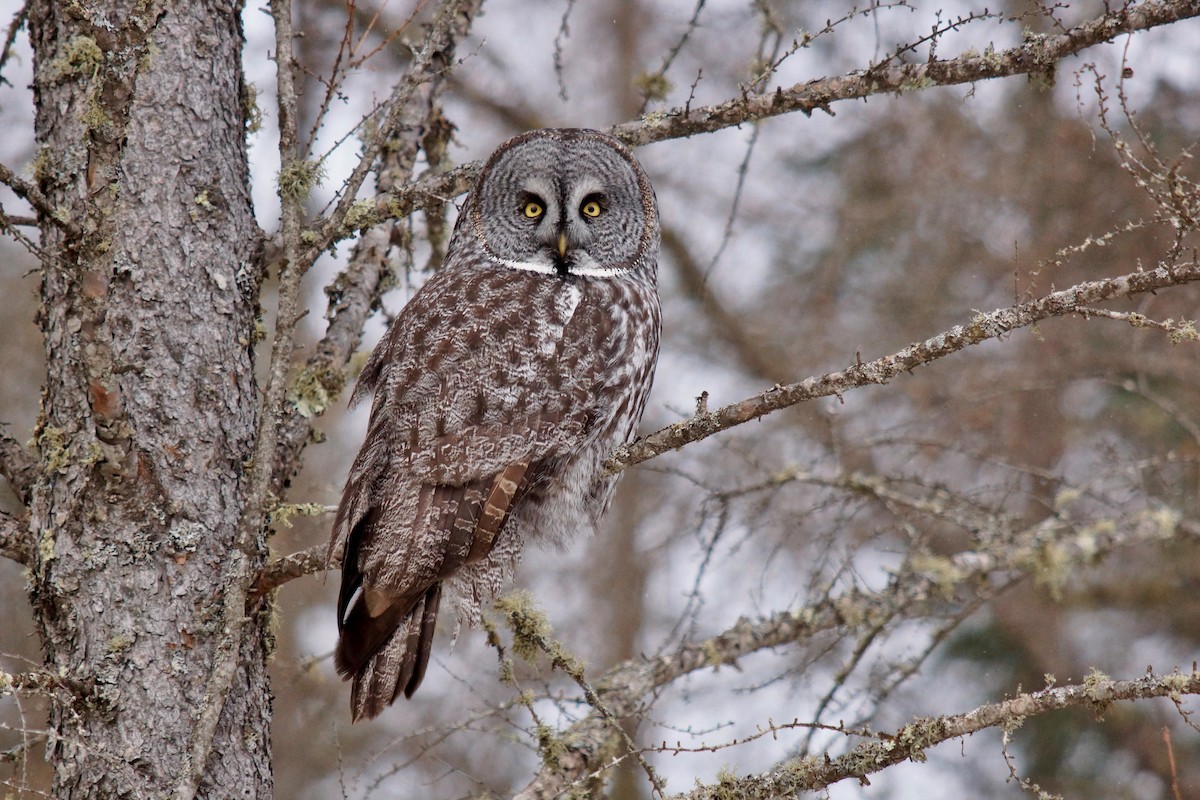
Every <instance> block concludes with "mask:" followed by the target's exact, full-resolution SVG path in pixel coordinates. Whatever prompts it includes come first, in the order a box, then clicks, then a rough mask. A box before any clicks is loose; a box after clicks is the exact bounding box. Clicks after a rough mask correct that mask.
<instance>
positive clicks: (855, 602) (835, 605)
mask: <svg viewBox="0 0 1200 800" xmlns="http://www.w3.org/2000/svg"><path fill="white" fill-rule="evenodd" d="M847 485H848V487H856V490H860V491H868V492H870V491H874V489H872V487H873V486H875V485H876V482H875V481H873V480H872V479H870V478H864V477H862V476H856V477H853V478H852V479H851V480H849V481H848V483H847ZM893 499H895V498H893ZM908 502H909V503H910V504H911V505H919V504H920V500H919V499H917V498H909V499H908ZM1100 531H1103V533H1101V534H1100V539H1097V538H1096V536H1097V533H1098V532H1100ZM1180 536H1185V537H1191V538H1196V537H1198V536H1200V531H1198V530H1197V528H1196V527H1195V526H1193V525H1190V524H1185V523H1184V522H1183V521H1182V520H1181V518H1180V516H1179V515H1178V514H1176V513H1174V512H1171V511H1169V510H1165V509H1164V510H1156V511H1147V512H1144V513H1142V514H1139V515H1136V516H1134V517H1133V518H1131V519H1129V520H1124V521H1123V523H1122V524H1119V525H1113V526H1112V527H1109V526H1099V525H1091V526H1082V527H1081V528H1080V529H1076V528H1074V527H1071V526H1069V525H1068V524H1066V523H1062V522H1056V521H1053V520H1051V521H1049V522H1048V523H1047V524H1043V525H1039V526H1038V527H1036V528H1031V529H1027V530H1024V531H1019V532H1016V533H1014V534H1012V535H1010V536H1004V537H997V538H995V539H994V540H991V541H989V544H988V546H987V547H986V548H981V549H979V550H972V551H966V552H961V553H958V554H956V555H954V556H951V557H949V558H945V559H939V558H935V557H932V556H927V557H925V558H923V559H921V560H920V561H919V562H916V563H910V564H909V565H907V566H906V568H904V569H902V570H901V571H899V572H898V573H897V574H896V575H895V576H894V577H893V579H892V580H891V582H890V583H889V584H888V585H887V586H885V587H884V588H883V589H881V590H880V591H878V592H868V591H863V590H861V589H858V588H851V589H848V590H847V591H845V592H842V593H841V594H837V595H830V596H827V597H825V598H824V599H822V600H821V601H819V602H817V603H814V604H813V605H810V606H805V607H802V608H798V609H794V610H792V611H787V612H783V613H779V614H774V615H772V616H770V617H766V618H761V619H757V620H750V619H741V620H739V621H738V622H737V623H736V624H735V625H733V626H732V627H731V628H729V629H728V630H726V631H724V632H722V633H720V634H718V635H716V636H714V637H711V638H709V639H704V640H701V641H696V642H689V643H686V644H684V645H682V646H680V647H679V648H677V649H676V650H675V651H674V652H671V653H668V654H664V655H661V656H657V657H652V658H637V659H631V660H629V661H626V662H624V663H622V664H619V665H617V666H616V667H614V668H613V669H611V670H609V671H608V672H607V673H606V674H605V675H604V676H603V677H602V678H600V679H599V680H598V681H595V682H594V685H595V686H596V690H597V694H598V695H599V697H600V700H601V702H603V703H604V705H605V707H606V708H607V709H608V711H609V713H610V714H611V715H612V716H614V717H616V718H618V719H621V718H626V717H636V716H638V714H639V709H641V708H642V706H643V705H644V704H646V703H649V702H652V701H653V700H654V699H655V698H656V697H657V696H658V694H659V692H660V690H661V688H662V687H664V686H666V685H667V684H670V683H671V682H673V681H675V680H677V679H679V678H681V677H683V676H685V675H688V674H691V673H694V672H697V671H701V670H706V669H716V668H719V667H721V666H723V665H734V664H736V663H737V662H738V660H739V659H741V658H742V657H744V656H746V655H749V654H750V653H754V652H758V651H761V650H766V649H771V648H775V647H780V646H784V645H788V644H794V643H797V642H803V641H807V640H809V639H811V638H812V637H813V636H814V635H816V634H818V633H821V632H823V631H829V630H835V629H845V630H851V631H854V630H865V629H872V628H882V627H884V626H886V625H889V624H891V623H892V622H894V621H899V620H910V619H914V618H916V617H917V616H919V615H920V614H921V613H924V612H925V611H926V610H929V609H933V608H940V607H941V606H943V605H944V604H946V603H948V602H953V603H959V604H961V603H963V602H965V601H966V600H969V599H971V598H974V597H979V596H983V595H985V594H986V593H988V592H993V593H994V592H995V591H999V589H1000V588H1002V587H1003V586H1004V584H1005V583H1006V582H1011V581H1013V580H1018V579H1020V578H1022V577H1024V576H1027V575H1031V574H1033V575H1037V574H1038V572H1037V571H1038V570H1039V569H1041V567H1040V566H1039V565H1042V564H1044V563H1045V553H1046V551H1047V550H1048V549H1052V550H1053V553H1054V557H1055V559H1059V558H1061V561H1056V564H1057V565H1058V567H1059V568H1060V569H1061V571H1062V572H1063V573H1064V574H1071V571H1072V570H1074V569H1082V568H1087V567H1093V566H1096V565H1097V564H1098V563H1099V562H1100V560H1101V559H1102V558H1103V556H1104V555H1107V554H1109V553H1111V552H1113V551H1115V550H1117V549H1118V548H1122V547H1128V546H1131V545H1133V544H1138V543H1144V542H1155V541H1169V540H1172V539H1177V538H1178V537H1180ZM611 736H612V734H611V731H610V730H609V728H608V726H607V725H606V723H605V721H604V719H603V718H602V715H601V714H599V712H596V711H593V712H591V713H590V714H589V715H588V716H587V717H585V718H583V719H581V720H580V721H578V722H576V723H575V724H573V725H572V726H571V727H570V728H569V729H568V730H567V731H565V732H563V733H562V734H560V735H559V738H560V739H561V741H563V742H565V743H569V744H567V750H568V752H567V754H566V755H565V756H564V757H563V758H560V759H559V760H558V768H557V769H551V768H547V767H543V769H542V770H541V772H539V774H538V775H537V776H536V777H535V778H534V780H533V781H532V782H531V783H530V784H529V785H528V786H527V787H526V788H525V789H524V790H523V791H521V792H520V793H519V794H518V795H517V798H518V799H519V800H542V799H543V798H551V797H557V796H559V795H560V794H561V793H562V792H564V791H566V790H567V789H568V788H569V787H570V786H571V785H572V784H574V783H575V782H576V781H580V780H583V779H585V778H586V777H587V776H589V775H591V774H592V773H593V772H594V771H596V770H597V769H599V768H600V767H601V765H602V762H603V757H604V755H605V754H606V753H609V752H611V748H612V746H613V744H614V743H613V741H612V740H611ZM906 757H907V756H906ZM730 796H738V795H737V794H736V792H735V793H733V794H731V795H730Z"/></svg>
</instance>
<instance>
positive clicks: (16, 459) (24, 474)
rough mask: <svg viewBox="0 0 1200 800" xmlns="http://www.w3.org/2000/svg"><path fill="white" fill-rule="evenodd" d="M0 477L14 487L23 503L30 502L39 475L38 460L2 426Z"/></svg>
mask: <svg viewBox="0 0 1200 800" xmlns="http://www.w3.org/2000/svg"><path fill="white" fill-rule="evenodd" d="M0 475H2V476H4V478H5V479H6V480H7V481H8V483H9V485H10V486H12V489H13V492H15V493H16V495H17V497H19V498H20V499H21V502H22V503H28V502H29V495H30V493H31V492H32V491H33V483H34V481H36V480H37V475H38V467H37V459H36V458H34V455H33V453H31V452H30V451H29V448H27V447H25V446H24V445H23V444H21V443H20V442H18V441H17V440H16V439H15V438H13V436H12V435H11V434H10V433H9V432H8V431H7V430H5V429H4V427H3V425H0Z"/></svg>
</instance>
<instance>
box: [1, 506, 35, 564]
mask: <svg viewBox="0 0 1200 800" xmlns="http://www.w3.org/2000/svg"><path fill="white" fill-rule="evenodd" d="M28 522H29V518H28V517H20V518H18V517H14V516H13V515H11V514H8V513H5V512H3V511H0V556H4V557H5V558H11V559H12V560H13V561H16V562H17V563H18V564H28V563H29V560H30V542H29V530H28V527H27V523H28Z"/></svg>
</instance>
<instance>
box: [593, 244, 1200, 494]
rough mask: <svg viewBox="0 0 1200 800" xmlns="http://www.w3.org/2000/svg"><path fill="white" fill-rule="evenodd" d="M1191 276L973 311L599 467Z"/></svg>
mask: <svg viewBox="0 0 1200 800" xmlns="http://www.w3.org/2000/svg"><path fill="white" fill-rule="evenodd" d="M1196 280H1200V262H1197V261H1192V262H1189V263H1185V264H1179V265H1175V266H1172V267H1167V266H1160V267H1158V268H1157V269H1153V270H1149V271H1145V272H1142V271H1139V272H1131V273H1128V274H1126V275H1120V276H1117V277H1113V278H1105V279H1103V280H1098V281H1087V282H1085V283H1080V284H1077V285H1075V286H1072V287H1071V288H1069V289H1064V290H1062V291H1059V292H1053V293H1051V294H1048V295H1046V296H1044V297H1041V298H1039V299H1037V300H1031V301H1029V302H1027V303H1021V304H1019V305H1015V306H1010V307H1008V308H1001V309H997V310H995V311H992V312H991V313H987V314H983V313H981V314H977V315H976V316H975V318H974V319H972V320H971V321H970V322H969V323H968V324H966V325H955V326H954V327H953V328H951V329H950V330H948V331H944V332H943V333H939V334H938V335H936V336H933V337H930V338H928V339H926V340H925V341H923V342H916V343H914V344H910V345H909V346H908V347H905V348H904V349H903V350H900V351H898V352H896V353H893V354H891V355H887V356H882V357H880V358H877V359H875V360H873V361H867V362H865V363H858V364H855V365H853V366H850V367H847V368H846V369H844V370H842V371H840V372H830V373H827V374H825V375H822V376H820V377H817V378H807V379H805V380H803V381H801V382H799V383H793V384H790V385H788V386H775V387H773V388H771V389H768V390H767V391H765V392H763V393H761V394H759V395H756V396H754V397H750V398H747V399H745V400H742V401H740V402H737V403H733V404H731V405H727V406H724V407H722V408H719V409H717V410H716V411H712V412H709V413H706V414H697V415H696V416H694V417H692V418H690V419H686V420H683V421H682V422H677V423H675V424H674V425H671V426H668V427H666V428H663V429H662V430H659V431H656V432H655V433H652V434H650V435H649V436H647V437H645V438H644V439H639V440H638V441H636V442H633V443H631V444H628V445H625V446H624V447H621V448H618V449H617V451H616V453H615V454H614V455H613V457H612V458H611V459H609V460H608V462H607V463H606V464H605V468H606V469H607V470H608V472H609V474H612V473H615V472H620V471H621V470H624V469H627V468H628V467H631V466H633V465H634V464H640V463H641V462H643V461H647V460H649V459H651V458H654V457H655V456H658V455H661V454H662V453H665V452H667V451H668V450H677V449H679V448H680V447H683V446H684V445H685V444H691V443H692V442H698V441H700V440H701V439H706V438H708V437H709V436H712V435H713V434H714V433H719V432H721V431H724V430H728V429H730V428H732V427H734V426H736V425H741V424H742V423H745V422H749V421H751V420H755V419H759V418H760V417H763V416H766V415H767V414H770V413H771V412H773V411H779V410H780V409H783V408H788V407H790V406H794V405H797V404H798V403H803V402H805V401H807V400H814V399H816V398H818V397H830V396H835V395H836V396H839V397H840V396H841V395H842V394H843V393H844V392H847V391H849V390H851V389H855V388H858V387H860V386H870V385H883V384H886V383H888V382H889V381H891V380H892V379H893V378H895V377H896V376H898V375H902V374H904V373H907V372H912V370H913V369H915V368H917V367H919V366H921V365H922V364H929V363H931V362H933V361H937V360H938V359H941V358H945V357H946V356H948V355H951V354H952V353H957V352H958V351H960V350H963V349H965V348H967V347H970V346H972V345H976V344H979V343H981V342H986V341H987V340H989V339H996V338H998V337H1000V336H1003V335H1004V334H1006V333H1010V332H1012V331H1014V330H1017V329H1019V328H1025V327H1029V326H1030V325H1033V324H1035V323H1037V322H1041V321H1042V320H1045V319H1048V318H1050V317H1061V316H1065V315H1067V314H1075V313H1081V312H1082V309H1084V308H1085V307H1087V306H1089V305H1090V304H1093V303H1101V302H1104V301H1107V300H1112V299H1114V298H1118V297H1130V296H1133V295H1137V294H1145V293H1146V292H1153V291H1156V290H1158V289H1164V288H1166V287H1168V286H1179V285H1182V284H1186V283H1191V282H1193V281H1196Z"/></svg>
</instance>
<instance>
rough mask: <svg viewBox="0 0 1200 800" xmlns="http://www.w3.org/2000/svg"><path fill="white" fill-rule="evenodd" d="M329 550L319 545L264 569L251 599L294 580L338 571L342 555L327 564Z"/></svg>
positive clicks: (257, 578) (258, 577)
mask: <svg viewBox="0 0 1200 800" xmlns="http://www.w3.org/2000/svg"><path fill="white" fill-rule="evenodd" d="M328 550H329V548H328V546H327V545H325V544H318V545H313V546H312V547H309V548H308V549H306V550H301V551H299V552H296V553H292V554H291V555H287V556H284V557H283V558H277V559H275V560H274V561H272V562H271V563H270V564H267V565H266V566H265V567H263V568H262V569H261V570H260V571H259V573H258V575H257V576H256V577H255V579H254V585H253V586H252V587H251V589H250V597H251V599H254V598H255V597H260V596H262V595H264V594H266V593H267V592H269V591H271V590H273V589H277V588H279V587H280V586H282V585H283V584H285V583H287V582H288V581H290V580H292V579H294V578H300V577H303V576H305V575H311V574H313V573H314V572H322V571H324V570H325V569H338V568H339V567H341V566H342V557H341V554H340V553H338V554H335V557H334V558H333V559H332V560H330V561H329V562H328V564H327V563H326V560H325V554H326V552H327V551H328Z"/></svg>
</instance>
